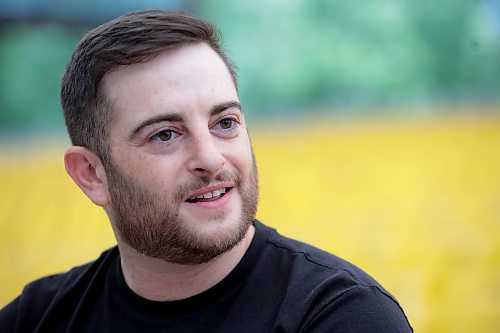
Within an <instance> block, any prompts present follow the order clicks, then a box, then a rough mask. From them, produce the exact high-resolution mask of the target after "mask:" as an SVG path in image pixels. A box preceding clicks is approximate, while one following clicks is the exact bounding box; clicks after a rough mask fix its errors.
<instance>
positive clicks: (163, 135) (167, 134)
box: [150, 130, 176, 142]
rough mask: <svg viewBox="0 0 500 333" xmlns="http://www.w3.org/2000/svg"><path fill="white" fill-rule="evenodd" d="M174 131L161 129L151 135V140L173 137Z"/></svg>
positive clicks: (164, 140)
mask: <svg viewBox="0 0 500 333" xmlns="http://www.w3.org/2000/svg"><path fill="white" fill-rule="evenodd" d="M175 134H176V133H175V132H174V131H172V130H163V131H160V132H158V133H156V134H155V135H153V136H152V137H151V139H150V140H151V141H160V142H167V141H170V140H172V139H173V138H174V136H175Z"/></svg>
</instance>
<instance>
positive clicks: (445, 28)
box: [0, 0, 500, 134]
mask: <svg viewBox="0 0 500 333" xmlns="http://www.w3.org/2000/svg"><path fill="white" fill-rule="evenodd" d="M45 2H47V3H50V1H45ZM52 2H54V1H52ZM82 3H83V2H82V1H74V2H72V3H67V4H64V5H63V6H62V7H61V6H59V12H62V13H64V11H65V10H67V11H68V12H70V11H71V10H74V9H75V6H82ZM113 3H114V2H111V1H108V2H106V1H100V2H99V4H97V5H100V6H103V8H104V7H106V8H107V7H110V6H113ZM165 3H167V2H165ZM155 4H157V5H161V4H162V2H161V1H157V2H155ZM93 5H94V6H96V2H95V1H94V2H93ZM136 5H137V4H136ZM115 6H116V4H115ZM165 7H167V8H168V6H165ZM185 9H187V10H189V11H192V12H194V14H197V15H200V16H202V17H205V18H207V19H208V20H210V21H212V22H214V23H215V24H216V25H217V26H219V28H220V29H221V30H222V32H223V36H224V45H225V46H226V48H227V49H228V53H229V56H230V58H231V59H232V60H233V62H234V63H235V64H236V66H237V67H238V68H239V77H240V92H241V99H242V101H243V104H244V106H245V108H246V109H247V114H249V117H250V119H251V120H253V119H257V120H259V119H263V118H264V117H269V116H270V115H276V116H279V115H280V114H284V113H286V115H287V117H288V116H290V115H298V116H300V115H303V114H304V113H305V112H314V111H318V112H322V113H340V112H347V113H349V112H357V113H360V114H361V115H363V114H365V113H373V112H375V111H374V110H381V109H385V110H389V111H386V112H401V111H390V110H402V109H404V110H407V111H405V112H406V113H411V112H419V113H422V112H424V113H426V112H427V113H433V112H436V111H433V110H439V108H435V107H428V108H426V107H425V106H433V105H442V104H452V105H453V104H477V103H478V102H479V103H486V104H487V103H495V102H497V101H498V100H499V99H500V94H499V91H500V89H499V88H500V61H498V59H500V23H499V22H500V19H499V17H500V4H499V2H498V1H496V0H489V1H476V0H461V1H455V0H439V1H418V2H417V1H401V0H377V1H360V0H356V1H340V0H316V1H305V0H303V1H298V0H297V1H278V0H273V1H263V0H255V1H251V2H250V1H229V0H219V1H191V2H189V7H186V8H185ZM118 14H121V12H119V13H117V15H118ZM82 21H84V20H79V22H82ZM89 22H92V21H91V20H89ZM67 23H68V22H67V21H66V24H62V23H57V22H51V21H50V20H47V21H44V20H43V19H42V20H37V21H36V23H33V22H32V23H28V22H22V21H15V20H14V21H4V22H3V24H2V25H1V26H0V27H1V30H0V73H1V75H0V131H1V133H2V134H8V133H13V132H18V131H26V130H29V131H31V132H44V131H51V130H53V129H61V131H62V128H63V120H62V115H61V110H60V106H59V97H58V96H59V95H58V94H59V79H60V77H61V75H62V73H63V70H64V66H65V64H66V62H67V61H68V59H69V57H70V54H71V51H72V49H73V48H74V46H75V45H76V43H77V41H78V40H79V39H80V38H81V36H82V35H83V33H84V32H85V31H86V30H88V29H89V28H90V27H78V24H77V25H76V26H75V25H68V24H67ZM394 106H417V107H416V108H411V107H407V108H399V107H398V108H393V107H394ZM422 106H424V108H422ZM412 110H413V111H412ZM415 110H418V111H415ZM423 110H424V111H423ZM264 119H265V118H264Z"/></svg>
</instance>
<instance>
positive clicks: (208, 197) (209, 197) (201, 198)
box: [186, 187, 232, 203]
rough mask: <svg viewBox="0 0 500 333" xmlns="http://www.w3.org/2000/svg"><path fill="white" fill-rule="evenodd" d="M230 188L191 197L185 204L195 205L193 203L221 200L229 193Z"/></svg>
mask: <svg viewBox="0 0 500 333" xmlns="http://www.w3.org/2000/svg"><path fill="white" fill-rule="evenodd" d="M231 189H232V187H223V188H220V189H217V190H213V191H209V192H206V193H203V194H200V195H198V196H196V197H192V198H189V199H186V202H190V203H195V202H206V201H214V200H217V199H220V198H222V197H223V196H224V195H226V193H228V192H229V191H231Z"/></svg>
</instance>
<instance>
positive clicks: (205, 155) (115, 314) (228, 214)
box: [0, 10, 412, 332]
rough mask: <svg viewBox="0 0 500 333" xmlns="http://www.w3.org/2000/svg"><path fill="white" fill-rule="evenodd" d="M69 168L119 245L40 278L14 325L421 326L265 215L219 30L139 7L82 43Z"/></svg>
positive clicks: (350, 270) (75, 65)
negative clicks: (261, 218) (258, 216)
mask: <svg viewBox="0 0 500 333" xmlns="http://www.w3.org/2000/svg"><path fill="white" fill-rule="evenodd" d="M61 101H62V107H63V110H64V115H65V120H66V125H67V128H68V132H69V135H70V137H71V140H72V143H73V146H72V147H70V148H69V149H68V150H67V151H66V154H65V157H64V161H65V166H66V170H67V172H68V174H69V175H70V176H71V178H72V179H73V180H74V181H75V183H76V184H77V185H78V186H79V187H80V189H81V190H82V191H83V192H84V193H85V194H86V195H87V196H88V197H89V199H90V200H92V202H94V203H95V204H96V205H99V206H101V207H103V208H104V209H105V211H106V213H107V214H108V216H109V219H110V221H111V225H112V227H113V231H114V233H115V236H116V240H117V244H118V245H117V247H115V248H112V249H110V250H108V251H106V252H104V253H103V254H102V255H101V257H99V258H98V259H97V260H96V261H94V262H92V263H89V264H86V265H83V266H79V267H76V268H73V269H72V270H70V271H69V272H67V273H64V274H58V275H54V276H49V277H46V278H43V279H40V280H38V281H35V282H32V283H30V284H29V285H27V286H26V287H25V289H24V290H23V292H22V294H21V295H20V296H19V297H18V298H17V299H15V300H14V301H13V302H12V303H11V304H9V305H7V306H6V307H5V308H4V309H3V310H2V312H1V314H0V330H1V331H2V332H75V331H83V332H142V331H144V332H146V331H147V332H165V331H172V332H195V331H202V332H299V331H300V332H410V331H412V329H411V327H410V325H409V323H408V321H407V319H406V317H405V315H404V313H403V310H402V309H401V308H400V306H399V305H398V303H397V301H396V300H395V299H394V297H392V296H391V295H390V294H389V293H388V292H387V291H386V290H385V289H383V288H382V287H381V286H380V285H379V284H378V283H377V282H375V281H374V280H373V279H372V278H371V277H369V276H368V275H367V274H366V273H364V272H362V271H361V270H360V269H358V268H356V267H355V266H353V265H351V264H349V263H347V262H345V261H343V260H341V259H339V258H337V257H335V256H333V255H331V254H328V253H325V252H323V251H321V250H318V249H316V248H313V247H311V246H309V245H306V244H303V243H300V242H297V241H294V240H291V239H288V238H285V237H283V236H281V235H279V234H278V233H277V232H276V231H275V230H273V229H270V228H268V227H266V226H265V225H263V224H262V223H260V222H258V221H256V220H255V219H254V216H255V212H256V207H257V198H258V185H257V170H256V165H255V159H254V157H253V152H252V147H251V144H250V139H249V137H248V131H247V129H246V124H245V119H244V115H243V112H242V108H241V105H240V102H239V98H238V92H237V79H236V74H235V71H234V68H233V66H232V65H231V63H230V62H229V61H228V59H227V58H226V56H225V55H224V53H223V51H222V49H221V47H220V45H219V43H218V40H217V34H216V31H215V29H214V27H213V26H211V25H210V24H209V23H207V22H205V21H203V20H200V19H198V18H195V17H191V16H188V15H184V14H180V13H173V12H167V11H161V10H152V11H143V12H136V13H132V14H129V15H125V16H122V17H119V18H118V19H116V20H113V21H111V22H108V23H106V24H104V25H102V26H100V27H98V28H96V29H94V30H92V31H90V32H89V33H88V34H87V35H86V36H84V37H83V39H82V41H81V42H80V43H79V44H78V46H77V47H76V50H75V52H74V54H73V56H72V58H71V61H70V62H69V64H68V66H67V68H66V72H65V74H64V77H63V79H62V88H61Z"/></svg>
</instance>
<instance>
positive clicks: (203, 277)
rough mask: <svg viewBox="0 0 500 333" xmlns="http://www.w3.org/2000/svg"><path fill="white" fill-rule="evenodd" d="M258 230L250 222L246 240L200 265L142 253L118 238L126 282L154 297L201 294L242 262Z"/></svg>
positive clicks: (182, 296) (144, 294)
mask: <svg viewBox="0 0 500 333" xmlns="http://www.w3.org/2000/svg"><path fill="white" fill-rule="evenodd" d="M254 234H255V228H254V227H253V226H250V228H249V229H248V231H247V234H246V235H245V237H244V238H243V240H242V241H241V242H240V243H238V245H236V246H235V247H234V248H232V249H231V250H229V251H227V252H225V253H223V254H221V255H220V256H218V257H216V258H214V259H212V260H211V261H209V262H207V263H203V264H197V265H181V264H175V263H169V262H166V261H164V260H161V259H157V258H151V257H147V256H145V255H143V254H140V253H139V252H137V251H136V250H134V249H133V248H131V247H130V246H128V245H127V244H125V243H124V242H120V241H119V242H118V247H119V248H120V256H121V266H122V271H123V276H124V277H125V282H126V283H127V285H128V286H129V288H130V289H132V290H133V291H134V292H135V293H136V294H138V295H140V296H142V297H144V298H146V299H148V300H151V301H174V300H180V299H184V298H188V297H191V296H194V295H196V294H199V293H201V292H203V291H205V290H207V289H209V288H211V287H213V286H214V285H216V284H217V283H219V282H220V281H221V280H222V279H224V278H225V277H226V276H227V275H228V274H229V273H230V272H231V271H232V270H233V269H234V268H235V267H236V265H237V264H238V263H239V262H240V260H241V258H242V257H243V255H244V254H245V253H246V251H247V249H248V247H249V246H250V243H251V241H252V239H253V236H254Z"/></svg>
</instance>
